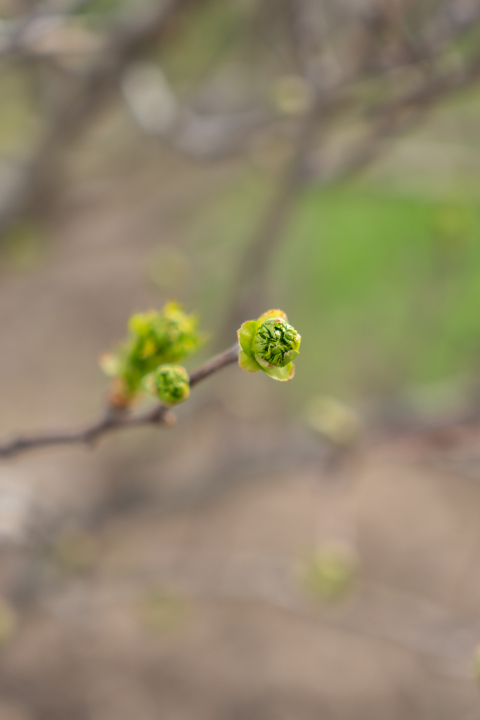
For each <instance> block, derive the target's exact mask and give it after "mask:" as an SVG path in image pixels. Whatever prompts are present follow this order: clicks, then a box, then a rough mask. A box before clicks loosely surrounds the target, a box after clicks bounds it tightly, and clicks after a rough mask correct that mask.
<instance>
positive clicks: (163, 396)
mask: <svg viewBox="0 0 480 720" xmlns="http://www.w3.org/2000/svg"><path fill="white" fill-rule="evenodd" d="M144 387H145V388H146V389H147V390H148V391H150V392H152V393H153V394H154V395H156V396H157V397H158V398H159V399H160V400H161V401H162V402H163V403H164V404H165V405H178V403H181V402H185V400H186V399H187V398H188V396H189V395H190V378H189V377H188V373H187V371H186V370H185V368H184V367H182V366H181V365H160V367H158V368H157V369H156V370H155V371H154V372H153V373H151V374H150V375H147V377H146V378H145V379H144Z"/></svg>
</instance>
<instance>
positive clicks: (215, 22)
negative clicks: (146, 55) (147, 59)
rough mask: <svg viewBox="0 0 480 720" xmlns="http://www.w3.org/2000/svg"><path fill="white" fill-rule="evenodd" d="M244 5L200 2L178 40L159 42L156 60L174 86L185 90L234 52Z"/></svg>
mask: <svg viewBox="0 0 480 720" xmlns="http://www.w3.org/2000/svg"><path fill="white" fill-rule="evenodd" d="M245 17H246V15H245V8H244V7H243V3H241V2H238V0H221V1H220V2H218V1H217V2H209V3H201V4H200V6H199V7H198V8H195V9H192V10H191V11H190V12H189V13H188V16H187V15H186V16H185V20H186V22H185V23H184V25H183V26H182V32H181V42H180V43H179V42H178V38H177V36H176V34H173V36H172V42H170V43H165V42H164V43H162V46H161V48H159V51H158V53H159V60H160V61H161V63H162V66H163V68H164V70H165V72H166V74H167V76H168V78H169V80H170V82H171V83H172V84H173V85H174V86H175V87H176V89H177V90H181V91H182V90H183V91H186V90H188V89H189V88H190V89H191V88H193V87H195V85H196V84H197V82H198V81H199V80H200V79H201V78H204V77H205V75H206V74H209V73H210V72H211V71H212V70H215V69H216V67H217V65H218V62H219V60H220V59H222V61H223V62H225V59H226V58H227V57H228V58H231V57H232V56H234V55H235V54H236V53H237V52H238V49H239V47H240V45H241V39H242V37H243V32H244V27H245Z"/></svg>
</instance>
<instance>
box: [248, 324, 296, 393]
mask: <svg viewBox="0 0 480 720" xmlns="http://www.w3.org/2000/svg"><path fill="white" fill-rule="evenodd" d="M238 341H239V343H240V348H241V350H240V355H239V364H240V367H241V368H242V369H243V370H246V371H247V372H257V371H258V370H263V372H264V373H266V374H267V375H269V376H270V377H271V378H273V379H274V380H281V381H286V380H291V379H292V377H293V376H294V374H295V366H294V365H293V363H292V360H294V359H295V358H296V357H297V355H299V353H300V341H301V337H300V335H299V333H298V332H297V331H296V330H295V328H293V327H292V326H291V325H289V324H288V322H287V316H286V315H285V313H284V312H282V310H269V311H268V312H266V313H263V315H260V317H259V318H258V320H248V321H247V322H244V323H243V325H242V326H241V328H240V329H239V330H238Z"/></svg>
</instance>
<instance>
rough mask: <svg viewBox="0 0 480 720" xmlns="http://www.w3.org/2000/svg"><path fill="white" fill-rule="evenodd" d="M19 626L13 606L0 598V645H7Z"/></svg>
mask: <svg viewBox="0 0 480 720" xmlns="http://www.w3.org/2000/svg"><path fill="white" fill-rule="evenodd" d="M17 626H18V619H17V613H16V612H15V609H14V608H13V607H12V605H11V604H10V603H9V602H8V601H7V600H5V599H4V598H0V645H3V644H4V643H6V642H7V641H8V640H10V638H11V637H12V636H13V635H14V634H15V632H16V630H17Z"/></svg>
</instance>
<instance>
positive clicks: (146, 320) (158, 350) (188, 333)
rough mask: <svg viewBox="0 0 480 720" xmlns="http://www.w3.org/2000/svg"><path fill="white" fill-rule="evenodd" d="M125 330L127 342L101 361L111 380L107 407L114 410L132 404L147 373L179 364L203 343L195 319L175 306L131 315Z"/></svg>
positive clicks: (103, 356)
mask: <svg viewBox="0 0 480 720" xmlns="http://www.w3.org/2000/svg"><path fill="white" fill-rule="evenodd" d="M128 329H129V337H128V340H127V341H126V342H125V343H124V344H123V345H121V346H120V347H119V348H118V349H117V350H115V351H114V352H111V353H105V354H104V355H102V357H101V358H100V366H101V368H102V370H103V371H104V372H105V373H106V374H107V375H110V377H113V379H114V380H113V385H112V389H111V391H110V404H112V405H114V406H116V407H128V406H129V405H130V404H131V403H132V402H133V401H134V400H135V397H136V395H137V394H138V393H139V392H140V391H141V388H142V381H143V379H144V378H145V376H146V375H148V373H152V372H153V371H154V370H155V368H157V367H158V366H159V365H162V364H164V363H175V362H180V361H181V360H183V358H185V357H188V356H189V355H191V354H192V353H193V352H195V351H196V350H197V349H198V348H199V347H200V345H201V344H202V342H203V340H204V337H203V336H202V335H201V334H200V333H199V332H198V330H197V318H196V316H195V315H187V314H186V313H185V312H184V311H183V310H182V308H181V306H180V305H178V304H177V303H175V302H169V303H167V304H166V305H165V306H164V307H163V309H162V310H161V311H159V312H157V311H155V310H151V311H149V312H146V313H137V314H135V315H132V317H131V318H130V320H129V323H128Z"/></svg>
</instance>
